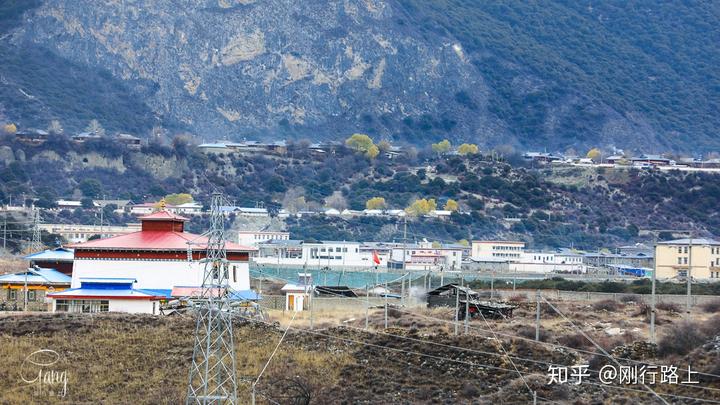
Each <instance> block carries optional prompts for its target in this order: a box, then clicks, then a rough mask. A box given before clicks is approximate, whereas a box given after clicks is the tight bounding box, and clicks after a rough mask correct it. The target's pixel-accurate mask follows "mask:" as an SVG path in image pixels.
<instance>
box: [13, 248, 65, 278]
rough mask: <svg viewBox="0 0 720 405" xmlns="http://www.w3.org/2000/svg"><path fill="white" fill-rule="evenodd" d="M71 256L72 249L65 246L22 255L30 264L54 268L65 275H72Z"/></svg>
mask: <svg viewBox="0 0 720 405" xmlns="http://www.w3.org/2000/svg"><path fill="white" fill-rule="evenodd" d="M73 258H74V254H73V250H72V249H68V248H65V247H58V248H55V249H48V250H43V251H42V252H36V253H32V254H29V255H27V256H25V257H24V259H25V260H28V261H30V266H36V267H40V268H44V269H55V270H57V271H59V272H60V273H63V274H65V275H67V276H72V269H73Z"/></svg>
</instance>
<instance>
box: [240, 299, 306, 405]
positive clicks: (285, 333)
mask: <svg viewBox="0 0 720 405" xmlns="http://www.w3.org/2000/svg"><path fill="white" fill-rule="evenodd" d="M296 315H297V311H294V313H293V316H292V319H290V323H289V324H288V327H287V328H286V329H285V332H284V333H283V334H282V336H281V337H280V340H279V341H278V343H277V346H275V350H273V352H272V353H271V354H270V358H268V361H267V362H266V363H265V366H264V367H263V368H262V370H260V373H259V374H258V376H257V378H256V379H255V381H254V382H253V383H252V386H251V388H252V402H251V403H252V405H255V387H256V386H257V384H258V382H260V378H261V377H262V375H263V373H265V370H266V369H267V367H268V365H270V362H271V361H272V359H273V357H275V353H277V351H278V349H279V348H280V345H281V344H282V342H283V340H285V336H287V333H288V331H289V330H290V327H291V326H292V324H293V322H294V321H295V316H296Z"/></svg>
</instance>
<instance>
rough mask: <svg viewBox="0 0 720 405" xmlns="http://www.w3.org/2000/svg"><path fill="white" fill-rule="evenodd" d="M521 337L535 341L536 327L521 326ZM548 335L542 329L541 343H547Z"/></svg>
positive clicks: (519, 330) (519, 331) (519, 332)
mask: <svg viewBox="0 0 720 405" xmlns="http://www.w3.org/2000/svg"><path fill="white" fill-rule="evenodd" d="M517 333H518V335H519V336H522V337H524V338H528V339H535V327H534V326H521V327H520V329H518V331H517ZM547 338H548V333H547V332H546V331H545V329H544V328H542V327H541V328H540V341H541V342H547V340H548V339H547Z"/></svg>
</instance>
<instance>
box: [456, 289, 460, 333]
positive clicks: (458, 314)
mask: <svg viewBox="0 0 720 405" xmlns="http://www.w3.org/2000/svg"><path fill="white" fill-rule="evenodd" d="M459 321H460V289H459V288H458V287H457V286H455V336H457V334H458V322H459Z"/></svg>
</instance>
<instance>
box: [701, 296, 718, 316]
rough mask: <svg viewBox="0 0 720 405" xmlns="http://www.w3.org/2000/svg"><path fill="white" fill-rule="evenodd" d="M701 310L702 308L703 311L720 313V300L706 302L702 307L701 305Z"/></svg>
mask: <svg viewBox="0 0 720 405" xmlns="http://www.w3.org/2000/svg"><path fill="white" fill-rule="evenodd" d="M700 308H702V310H703V311H705V312H708V313H711V312H720V299H718V300H714V301H710V302H706V303H704V304H702V305H700Z"/></svg>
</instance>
